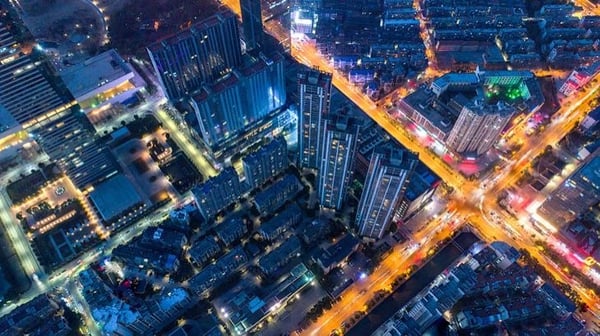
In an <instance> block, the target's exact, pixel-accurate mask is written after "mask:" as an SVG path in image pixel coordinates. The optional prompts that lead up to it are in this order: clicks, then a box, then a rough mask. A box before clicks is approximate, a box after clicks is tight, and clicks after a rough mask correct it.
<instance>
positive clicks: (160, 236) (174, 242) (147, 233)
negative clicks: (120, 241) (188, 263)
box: [140, 227, 187, 256]
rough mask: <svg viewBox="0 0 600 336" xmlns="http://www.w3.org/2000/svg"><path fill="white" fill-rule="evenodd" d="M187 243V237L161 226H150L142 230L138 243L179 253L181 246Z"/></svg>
mask: <svg viewBox="0 0 600 336" xmlns="http://www.w3.org/2000/svg"><path fill="white" fill-rule="evenodd" d="M186 244H187V238H186V237H185V235H184V234H183V233H181V232H179V231H174V230H170V229H167V228H163V227H151V228H147V229H146V230H144V233H143V234H142V238H141V240H140V245H141V246H142V247H145V248H148V249H152V250H158V251H162V252H168V253H172V254H174V255H176V256H179V255H181V252H182V250H183V247H184V246H185V245H186Z"/></svg>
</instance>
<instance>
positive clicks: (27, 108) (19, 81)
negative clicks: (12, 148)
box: [0, 8, 73, 133]
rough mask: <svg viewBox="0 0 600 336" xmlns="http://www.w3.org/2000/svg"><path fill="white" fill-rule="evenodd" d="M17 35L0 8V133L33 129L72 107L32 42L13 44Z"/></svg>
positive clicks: (14, 24) (15, 24)
mask: <svg viewBox="0 0 600 336" xmlns="http://www.w3.org/2000/svg"><path fill="white" fill-rule="evenodd" d="M17 34H22V32H21V31H20V30H19V27H17V23H15V22H13V21H12V20H11V18H10V16H9V15H8V14H7V13H6V12H5V11H4V10H2V9H1V8H0V133H3V132H5V131H7V130H9V129H20V128H29V127H31V126H35V124H37V123H38V122H39V121H40V120H43V119H46V118H48V117H49V116H51V115H54V114H56V113H60V112H63V111H65V110H66V109H67V108H68V107H70V106H72V105H73V102H72V100H73V99H72V98H71V97H69V95H68V93H67V94H66V95H65V94H63V92H61V88H60V87H59V86H58V85H57V84H58V83H57V82H55V81H52V80H51V79H52V78H51V77H52V73H51V70H50V68H49V66H48V65H47V64H46V63H45V62H44V61H43V60H41V59H40V58H41V55H36V51H35V49H32V47H33V42H27V43H26V42H24V41H17V40H16V36H17Z"/></svg>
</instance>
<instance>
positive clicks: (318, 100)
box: [298, 70, 332, 169]
mask: <svg viewBox="0 0 600 336" xmlns="http://www.w3.org/2000/svg"><path fill="white" fill-rule="evenodd" d="M331 78H332V74H330V73H326V72H321V71H319V70H308V71H302V72H299V73H298V97H299V106H298V119H299V120H298V123H299V125H298V132H299V133H300V134H299V135H298V151H299V164H300V167H301V168H312V169H318V168H319V164H320V159H321V158H320V156H319V153H318V151H319V139H321V137H322V136H321V132H322V131H323V128H322V127H321V120H322V119H323V116H324V115H326V114H328V113H329V108H330V101H331Z"/></svg>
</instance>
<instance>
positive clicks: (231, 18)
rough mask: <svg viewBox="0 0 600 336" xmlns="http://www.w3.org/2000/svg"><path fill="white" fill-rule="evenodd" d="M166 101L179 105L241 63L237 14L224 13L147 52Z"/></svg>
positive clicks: (162, 42)
mask: <svg viewBox="0 0 600 336" xmlns="http://www.w3.org/2000/svg"><path fill="white" fill-rule="evenodd" d="M147 51H148V54H149V56H150V60H151V61H152V65H153V66H154V70H155V71H156V73H157V75H158V79H159V81H160V84H161V86H162V88H163V90H164V91H165V94H166V95H167V97H168V98H169V99H171V100H174V101H178V100H181V99H182V98H185V97H187V96H189V95H190V94H192V93H193V92H195V91H197V90H198V89H200V88H201V87H202V85H203V84H204V83H206V82H210V81H213V80H215V79H217V78H219V77H221V76H222V75H224V74H226V73H228V72H230V71H231V69H233V68H235V67H237V66H239V65H240V64H241V63H242V49H241V46H240V36H239V31H238V27H237V19H236V16H235V14H233V13H232V12H230V11H222V12H220V13H217V14H216V15H214V16H211V17H210V18H208V19H206V20H204V21H201V22H198V23H196V24H194V25H192V26H191V27H190V28H188V29H186V30H184V31H182V32H180V33H178V34H176V35H174V36H171V37H168V38H165V39H163V40H161V41H158V42H156V43H154V44H152V45H150V46H149V47H148V48H147Z"/></svg>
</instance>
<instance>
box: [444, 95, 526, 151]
mask: <svg viewBox="0 0 600 336" xmlns="http://www.w3.org/2000/svg"><path fill="white" fill-rule="evenodd" d="M515 113H516V109H515V108H514V107H513V106H511V105H508V104H506V103H504V102H502V101H498V103H497V104H494V105H488V104H486V103H484V102H482V101H480V100H477V99H475V100H473V101H471V102H469V103H467V104H465V105H464V106H463V107H462V109H461V111H460V114H459V116H458V119H457V120H456V123H455V124H454V126H453V127H452V130H451V131H450V134H449V135H448V139H447V140H446V144H447V145H448V147H450V148H452V149H454V150H455V151H456V152H458V153H465V154H475V155H481V154H484V153H486V152H487V151H488V150H489V149H490V148H492V146H494V145H495V144H496V142H497V141H498V138H499V137H500V133H501V132H502V130H503V129H504V127H506V125H507V124H508V122H509V121H510V119H511V118H512V116H513V115H514V114H515Z"/></svg>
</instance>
